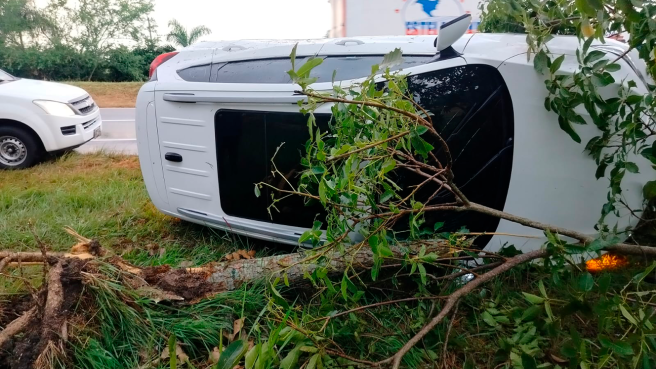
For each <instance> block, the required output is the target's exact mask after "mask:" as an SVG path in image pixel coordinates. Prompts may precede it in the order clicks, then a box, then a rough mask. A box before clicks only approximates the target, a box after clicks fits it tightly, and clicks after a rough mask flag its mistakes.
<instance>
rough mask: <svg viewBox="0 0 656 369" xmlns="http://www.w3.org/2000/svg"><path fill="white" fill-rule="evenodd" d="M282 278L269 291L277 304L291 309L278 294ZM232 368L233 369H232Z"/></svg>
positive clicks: (270, 286)
mask: <svg viewBox="0 0 656 369" xmlns="http://www.w3.org/2000/svg"><path fill="white" fill-rule="evenodd" d="M279 280H280V278H278V279H276V280H275V281H274V283H273V284H271V285H269V290H270V291H271V293H272V294H273V300H274V301H275V303H276V304H278V305H280V306H282V307H283V308H284V309H289V303H288V302H287V300H285V298H284V297H282V295H281V294H280V292H278V289H277V288H276V284H277V283H278V281H279ZM231 368H232V367H231Z"/></svg>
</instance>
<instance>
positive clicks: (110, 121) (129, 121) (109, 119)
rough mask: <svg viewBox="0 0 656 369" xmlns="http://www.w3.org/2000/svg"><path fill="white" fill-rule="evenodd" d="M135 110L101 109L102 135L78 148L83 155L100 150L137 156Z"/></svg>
mask: <svg viewBox="0 0 656 369" xmlns="http://www.w3.org/2000/svg"><path fill="white" fill-rule="evenodd" d="M134 115H135V111H134V108H120V109H119V108H104V109H100V116H101V117H102V120H103V128H102V135H101V136H100V137H98V138H96V139H95V140H92V141H90V142H89V143H87V144H84V145H82V146H80V147H79V148H77V150H76V151H78V152H81V153H90V152H95V151H99V150H103V151H107V152H117V153H124V154H129V155H137V131H136V127H135V124H134Z"/></svg>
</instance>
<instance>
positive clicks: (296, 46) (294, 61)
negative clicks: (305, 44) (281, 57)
mask: <svg viewBox="0 0 656 369" xmlns="http://www.w3.org/2000/svg"><path fill="white" fill-rule="evenodd" d="M296 48H298V42H297V43H296V44H295V45H294V47H293V48H292V52H291V53H290V54H289V59H291V61H292V71H295V70H296V66H295V65H296Z"/></svg>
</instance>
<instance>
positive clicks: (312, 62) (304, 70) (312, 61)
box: [296, 57, 323, 78]
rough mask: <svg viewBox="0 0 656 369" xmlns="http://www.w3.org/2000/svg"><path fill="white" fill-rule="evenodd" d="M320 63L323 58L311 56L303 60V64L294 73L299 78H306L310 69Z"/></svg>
mask: <svg viewBox="0 0 656 369" xmlns="http://www.w3.org/2000/svg"><path fill="white" fill-rule="evenodd" d="M321 63H323V58H317V57H311V58H309V59H308V60H307V61H306V62H305V64H303V65H302V66H301V67H300V68H298V71H296V74H298V76H299V77H301V78H306V77H307V76H308V75H309V74H310V72H311V71H312V69H314V68H316V67H317V66H318V65H320V64H321Z"/></svg>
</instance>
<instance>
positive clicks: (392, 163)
mask: <svg viewBox="0 0 656 369" xmlns="http://www.w3.org/2000/svg"><path fill="white" fill-rule="evenodd" d="M395 167H396V160H394V159H392V158H387V159H386V160H385V161H384V162H383V167H382V168H381V170H382V172H383V174H385V173H387V172H389V171H391V170H392V169H394V168H395Z"/></svg>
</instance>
